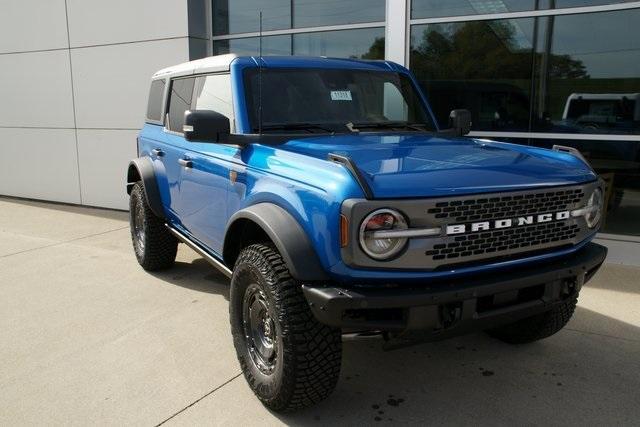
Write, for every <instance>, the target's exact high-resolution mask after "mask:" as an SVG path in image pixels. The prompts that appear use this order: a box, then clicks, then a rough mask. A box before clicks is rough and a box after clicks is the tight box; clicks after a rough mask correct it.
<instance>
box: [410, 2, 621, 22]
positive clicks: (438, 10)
mask: <svg viewBox="0 0 640 427" xmlns="http://www.w3.org/2000/svg"><path fill="white" fill-rule="evenodd" d="M630 1H632V0H625V1H620V0H411V18H412V19H421V18H441V17H449V16H465V15H489V14H495V13H509V12H523V11H528V10H545V9H563V8H568V7H583V6H598V5H605V4H613V3H625V2H630Z"/></svg>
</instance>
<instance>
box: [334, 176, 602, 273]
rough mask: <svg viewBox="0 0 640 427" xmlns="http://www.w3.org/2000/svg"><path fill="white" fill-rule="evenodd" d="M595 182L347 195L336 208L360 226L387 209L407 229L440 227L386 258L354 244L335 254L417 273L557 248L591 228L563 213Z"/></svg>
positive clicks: (363, 263) (355, 230)
mask: <svg viewBox="0 0 640 427" xmlns="http://www.w3.org/2000/svg"><path fill="white" fill-rule="evenodd" d="M599 186H601V184H600V183H599V182H598V181H592V182H589V183H585V184H579V185H571V186H562V187H554V188H544V189H529V190H515V191H508V192H501V193H491V194H480V195H478V194H475V195H468V196H464V195H463V196H448V197H439V198H428V199H411V200H409V199H402V200H400V199H390V200H364V199H350V200H348V201H346V202H345V203H344V204H343V214H345V216H347V218H350V219H351V221H350V223H352V224H360V223H361V222H362V219H363V218H365V217H366V216H367V215H368V214H369V213H371V212H372V211H374V210H375V209H381V208H393V209H397V210H399V211H400V212H402V213H403V214H404V215H405V216H406V219H407V222H408V224H409V227H410V228H415V229H432V228H439V229H440V230H441V232H440V234H439V235H430V236H425V237H415V238H411V239H410V240H409V243H408V245H407V247H406V249H405V251H404V252H402V253H401V254H399V255H398V256H397V257H396V258H394V259H392V260H389V261H384V262H381V261H376V260H373V259H371V258H369V257H368V256H367V255H366V254H364V252H363V251H362V250H361V249H360V247H359V245H357V244H355V245H348V246H347V247H346V248H343V249H342V252H341V254H342V256H343V259H344V260H345V262H346V263H347V265H351V266H358V267H367V268H381V269H405V270H419V271H424V270H443V269H449V268H462V267H463V266H470V265H477V264H481V263H487V262H496V261H497V260H507V259H515V258H522V257H527V256H532V255H534V254H535V255H538V254H544V253H549V252H552V251H557V250H559V249H560V248H568V247H571V246H574V245H576V244H578V243H580V242H583V241H584V240H585V239H586V238H588V237H589V236H590V235H592V234H593V232H594V230H593V229H590V228H589V227H587V225H586V222H585V220H584V217H582V216H575V217H574V216H572V215H571V214H570V212H571V211H573V210H576V209H580V208H583V207H584V206H585V205H586V204H587V200H588V198H589V196H590V195H591V194H592V192H593V191H594V189H595V188H596V187H599ZM543 217H544V219H542V218H543ZM509 220H510V221H509ZM505 224H506V225H505ZM351 232H352V235H351V241H352V242H357V241H358V238H359V236H358V232H359V227H353V228H352V230H351Z"/></svg>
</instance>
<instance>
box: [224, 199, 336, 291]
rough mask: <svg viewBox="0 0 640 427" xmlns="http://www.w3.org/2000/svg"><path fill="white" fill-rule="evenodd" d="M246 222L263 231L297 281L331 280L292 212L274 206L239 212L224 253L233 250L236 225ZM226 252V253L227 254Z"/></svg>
mask: <svg viewBox="0 0 640 427" xmlns="http://www.w3.org/2000/svg"><path fill="white" fill-rule="evenodd" d="M242 219H246V220H249V221H251V222H253V223H255V224H257V225H258V226H259V227H260V228H262V230H263V231H264V232H265V233H266V234H267V236H268V237H269V238H270V239H271V241H272V242H273V243H274V245H275V246H276V248H277V249H278V252H280V255H282V257H283V258H284V261H285V262H286V264H287V267H288V268H289V272H290V273H291V276H293V278H295V279H297V280H308V281H316V280H327V279H329V277H328V276H327V273H326V272H325V270H324V268H322V265H321V264H320V260H319V259H318V256H317V254H316V251H315V249H314V248H313V245H312V244H311V242H310V240H309V237H308V236H307V234H306V233H305V231H304V230H303V228H302V227H301V226H300V224H299V223H298V221H297V220H296V219H295V218H294V217H293V216H292V215H291V214H290V213H289V212H287V211H286V210H284V209H283V208H281V207H280V206H278V205H274V204H272V203H266V202H263V203H257V204H255V205H252V206H249V207H247V208H244V209H242V210H239V211H238V212H236V213H235V214H234V215H233V216H232V217H231V218H230V219H229V222H228V223H227V227H226V229H225V233H224V234H225V236H224V247H223V248H224V249H226V248H227V247H229V246H230V245H229V243H230V240H231V239H233V238H234V236H233V234H234V233H230V231H231V229H232V228H233V225H234V224H236V223H237V222H238V221H239V220H242ZM224 249H223V253H224V254H226V253H227V251H225V250H224ZM224 258H225V263H227V265H229V264H230V263H231V264H233V262H232V261H231V260H229V259H227V258H228V257H227V256H225V257H224Z"/></svg>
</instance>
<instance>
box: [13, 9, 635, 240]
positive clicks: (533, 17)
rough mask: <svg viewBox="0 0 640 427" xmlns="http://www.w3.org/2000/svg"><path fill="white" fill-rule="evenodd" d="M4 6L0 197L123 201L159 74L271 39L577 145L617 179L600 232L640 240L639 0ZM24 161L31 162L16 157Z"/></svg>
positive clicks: (545, 141)
mask: <svg viewBox="0 0 640 427" xmlns="http://www.w3.org/2000/svg"><path fill="white" fill-rule="evenodd" d="M2 9H3V10H2V13H1V14H0V69H1V70H2V71H1V72H0V73H2V76H3V77H4V78H3V79H0V93H1V94H2V98H3V100H5V102H3V103H2V106H1V107H0V112H1V114H0V194H5V195H13V196H19V197H28V198H37V199H45V200H55V201H63V202H70V203H79V204H85V205H92V206H104V207H111V208H126V198H125V194H124V193H123V191H122V188H123V185H122V184H123V182H122V181H123V179H124V178H123V173H122V171H123V169H124V167H125V165H126V161H127V160H128V159H129V158H130V157H133V156H134V155H135V134H136V130H137V129H138V128H139V126H140V125H141V123H142V122H143V114H144V105H145V102H146V96H147V91H148V79H149V76H150V75H151V74H152V73H153V72H154V71H155V70H157V69H159V68H162V67H164V66H167V65H171V64H174V63H178V62H181V61H186V60H189V59H197V58H201V57H203V56H207V55H212V54H222V53H229V52H232V53H237V54H246V55H258V54H259V53H260V46H261V49H262V54H263V55H291V54H294V55H322V56H335V57H350V58H366V59H388V60H392V61H395V62H398V63H400V64H403V65H405V66H407V67H409V68H410V69H412V71H413V72H414V73H415V74H416V75H417V77H418V80H419V81H420V84H421V85H422V87H423V89H424V90H425V92H426V93H427V96H428V98H429V99H430V101H431V103H432V105H433V108H434V113H435V115H436V117H437V119H438V121H439V122H440V124H441V126H446V125H447V123H446V122H447V119H448V113H449V111H450V110H452V109H454V108H467V109H469V110H470V111H471V112H472V117H473V127H472V132H471V135H472V136H476V137H481V138H493V139H498V140H503V141H510V142H514V143H518V144H527V145H535V146H542V147H551V146H552V145H554V144H561V145H569V146H574V147H577V148H578V149H580V151H581V152H582V153H583V154H584V155H585V157H586V158H587V159H588V160H589V161H590V162H591V164H592V165H593V166H594V167H595V168H596V170H597V171H598V172H599V173H601V175H602V176H603V177H604V178H605V179H606V180H607V182H608V183H609V185H608V191H607V195H606V197H607V212H606V218H605V224H604V228H603V233H602V236H603V237H605V238H610V239H613V240H619V241H625V242H640V221H638V220H637V217H639V216H640V1H635V2H633V1H626V2H625V1H615V0H591V1H588V0H183V1H171V0H163V1H157V0H156V1H151V0H137V1H135V2H127V1H124V0H117V1H111V2H98V1H95V0H66V1H65V0H46V1H45V0H31V1H20V0H8V5H7V2H5V3H4V4H3V6H2ZM7 9H8V10H7ZM261 15H262V22H261V21H260V16H261ZM260 31H262V43H260ZM7 100H8V101H9V102H6V101H7ZM27 156H28V163H29V165H30V167H28V168H25V167H24V162H18V161H16V159H22V160H23V161H27Z"/></svg>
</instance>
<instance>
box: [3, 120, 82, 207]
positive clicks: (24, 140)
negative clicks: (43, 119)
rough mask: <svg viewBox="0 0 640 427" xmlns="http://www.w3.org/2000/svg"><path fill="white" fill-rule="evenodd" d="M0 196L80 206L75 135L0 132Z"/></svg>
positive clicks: (67, 131)
mask: <svg viewBox="0 0 640 427" xmlns="http://www.w3.org/2000/svg"><path fill="white" fill-rule="evenodd" d="M0 194H3V195H7V196H16V197H26V198H32V199H43V200H52V201H57V202H66V203H80V189H79V186H78V163H77V156H76V140H75V131H74V130H73V129H10V128H9V129H8V128H0Z"/></svg>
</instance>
